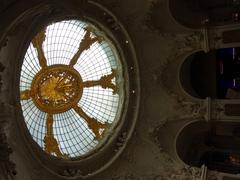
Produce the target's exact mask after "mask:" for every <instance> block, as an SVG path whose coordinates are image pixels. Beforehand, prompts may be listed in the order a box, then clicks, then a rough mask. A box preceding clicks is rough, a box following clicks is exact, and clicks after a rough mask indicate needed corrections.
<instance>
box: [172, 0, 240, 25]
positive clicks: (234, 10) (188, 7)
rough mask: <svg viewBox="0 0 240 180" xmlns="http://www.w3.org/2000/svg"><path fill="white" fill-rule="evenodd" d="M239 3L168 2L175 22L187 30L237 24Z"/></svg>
mask: <svg viewBox="0 0 240 180" xmlns="http://www.w3.org/2000/svg"><path fill="white" fill-rule="evenodd" d="M239 7H240V3H239V1H226V0H212V1H207V0H183V1H178V0H170V1H169V8H170V11H171V13H172V16H173V17H174V18H175V20H176V21H177V22H178V23H180V24H182V25H184V26H186V27H189V28H200V27H201V26H205V25H210V26H218V25H227V24H234V23H239V21H240V19H239V15H240V14H239V13H240V11H239Z"/></svg>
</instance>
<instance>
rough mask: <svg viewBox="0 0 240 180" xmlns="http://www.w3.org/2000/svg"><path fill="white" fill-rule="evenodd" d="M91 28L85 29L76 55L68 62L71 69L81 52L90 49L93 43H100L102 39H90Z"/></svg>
mask: <svg viewBox="0 0 240 180" xmlns="http://www.w3.org/2000/svg"><path fill="white" fill-rule="evenodd" d="M93 31H94V30H93V28H91V27H90V26H89V27H87V28H86V33H85V35H84V37H83V39H82V41H81V43H80V45H79V48H78V51H77V53H76V54H75V55H74V56H73V58H72V59H71V61H70V64H69V65H70V66H71V67H73V66H74V65H75V64H76V63H77V61H78V59H79V57H80V56H81V54H82V52H83V51H85V50H87V49H89V48H90V47H91V45H92V44H94V43H95V42H99V43H100V42H102V40H103V38H102V37H93V38H92V37H91V33H93Z"/></svg>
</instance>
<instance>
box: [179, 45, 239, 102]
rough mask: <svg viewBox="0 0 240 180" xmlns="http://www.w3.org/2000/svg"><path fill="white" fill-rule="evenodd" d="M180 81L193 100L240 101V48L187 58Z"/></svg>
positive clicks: (193, 55)
mask: <svg viewBox="0 0 240 180" xmlns="http://www.w3.org/2000/svg"><path fill="white" fill-rule="evenodd" d="M180 81H181V83H182V86H183V88H184V89H185V91H186V92H187V93H189V94H190V95H191V96H193V97H197V98H206V97H211V98H214V99H216V98H217V99H239V98H240V48H238V47H237V48H225V49H218V50H215V51H210V52H208V53H205V52H203V51H199V52H196V53H194V54H192V55H191V56H189V57H188V58H186V60H185V61H184V63H183V65H182V67H181V72H180Z"/></svg>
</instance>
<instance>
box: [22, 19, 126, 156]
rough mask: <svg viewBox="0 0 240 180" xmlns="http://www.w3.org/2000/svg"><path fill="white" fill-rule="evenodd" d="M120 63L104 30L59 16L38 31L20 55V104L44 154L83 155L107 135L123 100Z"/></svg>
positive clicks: (114, 123) (26, 121)
mask: <svg viewBox="0 0 240 180" xmlns="http://www.w3.org/2000/svg"><path fill="white" fill-rule="evenodd" d="M123 84H124V80H123V75H122V65H121V61H120V60H119V56H118V53H117V51H116V49H115V47H114V45H113V43H112V41H111V40H110V39H109V38H107V36H106V35H105V33H104V32H102V31H100V30H99V29H98V28H97V27H96V26H94V25H93V24H91V23H88V22H83V21H80V20H64V21H59V22H55V23H52V24H50V25H48V26H47V27H45V28H44V29H42V30H41V31H40V32H39V33H38V34H37V35H36V36H35V37H34V38H33V40H32V41H31V43H30V45H29V48H28V49H27V52H26V54H25V57H24V60H23V64H22V69H21V77H20V103H21V107H22V112H23V116H24V120H25V123H26V125H27V128H28V130H29V132H30V134H31V136H32V138H33V140H34V141H36V142H37V144H38V145H39V146H40V147H41V148H42V149H43V150H44V151H45V152H47V153H48V154H51V155H53V156H57V157H60V158H74V157H80V156H83V155H85V154H88V153H89V152H91V151H92V150H94V149H96V148H97V147H98V146H100V145H102V144H104V141H105V140H106V139H107V138H109V136H111V134H112V133H113V130H114V128H115V127H116V125H117V122H118V121H119V119H120V116H121V109H122V104H123V101H124V90H123Z"/></svg>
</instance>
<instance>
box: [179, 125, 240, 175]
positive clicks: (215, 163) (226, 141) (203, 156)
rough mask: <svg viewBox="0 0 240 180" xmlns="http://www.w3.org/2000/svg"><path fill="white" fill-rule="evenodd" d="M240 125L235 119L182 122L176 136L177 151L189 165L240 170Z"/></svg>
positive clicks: (219, 169)
mask: <svg viewBox="0 0 240 180" xmlns="http://www.w3.org/2000/svg"><path fill="white" fill-rule="evenodd" d="M239 130H240V125H239V123H236V122H211V123H210V122H204V121H197V122H193V123H191V124H188V125H187V126H185V127H184V128H183V129H182V130H181V132H180V133H179V135H178V137H177V140H176V150H177V154H178V156H179V157H180V159H181V160H182V161H184V162H185V163H186V164H188V165H190V166H195V167H201V166H202V165H203V164H205V165H206V166H207V167H208V168H209V169H211V170H217V171H220V172H225V173H231V174H237V173H239V172H240V146H239V140H240V133H239Z"/></svg>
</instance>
